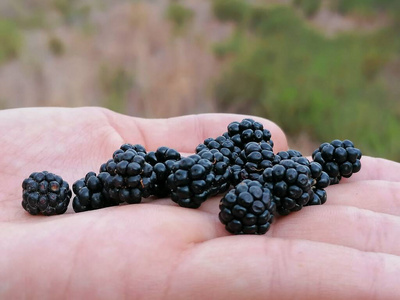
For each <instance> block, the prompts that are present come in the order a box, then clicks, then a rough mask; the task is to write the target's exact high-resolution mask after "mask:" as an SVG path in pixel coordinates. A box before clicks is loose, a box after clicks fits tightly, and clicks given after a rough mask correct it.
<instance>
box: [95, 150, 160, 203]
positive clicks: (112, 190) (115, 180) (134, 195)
mask: <svg viewBox="0 0 400 300" xmlns="http://www.w3.org/2000/svg"><path fill="white" fill-rule="evenodd" d="M145 157H146V150H145V149H144V147H143V146H140V145H130V144H124V145H122V146H121V148H120V149H118V150H116V151H115V152H114V154H113V158H112V159H110V160H109V161H108V162H107V163H106V164H103V165H102V166H101V168H100V170H101V171H106V172H107V173H109V174H110V176H108V177H107V178H105V187H106V189H107V191H108V194H109V196H110V198H111V199H112V200H114V201H115V202H117V203H123V202H127V203H129V204H133V203H139V202H141V200H142V198H147V197H149V196H150V195H151V189H152V185H153V183H154V181H155V173H154V172H153V167H152V166H151V165H150V164H149V163H147V162H146V160H145Z"/></svg>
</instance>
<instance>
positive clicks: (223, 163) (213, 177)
mask: <svg viewBox="0 0 400 300" xmlns="http://www.w3.org/2000/svg"><path fill="white" fill-rule="evenodd" d="M197 155H199V156H200V158H201V159H206V160H208V161H210V162H211V164H212V168H211V172H210V174H208V178H209V180H210V183H211V186H210V189H209V197H211V196H215V195H217V194H221V193H225V192H226V191H227V190H228V189H229V187H230V180H231V170H230V161H229V158H228V157H227V156H225V155H223V154H222V153H221V152H220V150H218V149H211V150H209V149H203V150H201V151H200V152H198V153H197Z"/></svg>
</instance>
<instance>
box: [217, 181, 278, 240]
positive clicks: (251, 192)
mask: <svg viewBox="0 0 400 300" xmlns="http://www.w3.org/2000/svg"><path fill="white" fill-rule="evenodd" d="M219 209H220V213H219V215H218V217H219V219H220V221H221V222H222V224H224V225H225V228H226V230H227V231H229V232H230V233H233V234H265V233H266V232H267V231H268V229H269V228H270V225H271V223H272V222H273V221H274V214H275V202H274V201H273V196H272V194H271V191H270V190H269V189H268V188H266V187H263V186H262V184H261V183H259V182H257V181H254V180H250V179H245V180H243V181H242V182H241V183H239V184H238V185H237V186H236V187H235V188H234V189H232V190H230V191H229V192H228V193H227V194H226V195H225V196H224V197H223V198H222V199H221V201H220V204H219Z"/></svg>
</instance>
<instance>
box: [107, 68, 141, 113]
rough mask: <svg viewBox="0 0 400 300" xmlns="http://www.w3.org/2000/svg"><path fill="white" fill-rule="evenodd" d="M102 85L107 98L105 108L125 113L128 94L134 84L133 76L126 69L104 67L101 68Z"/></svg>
mask: <svg viewBox="0 0 400 300" xmlns="http://www.w3.org/2000/svg"><path fill="white" fill-rule="evenodd" d="M100 83H101V87H102V90H103V92H104V94H105V96H106V97H105V101H104V102H105V103H104V106H105V107H108V108H110V109H112V110H114V111H117V112H121V113H123V112H124V111H125V105H126V98H127V95H128V92H129V91H130V89H131V88H132V86H133V84H134V78H133V76H132V75H131V74H129V73H128V72H127V71H126V70H125V69H122V68H110V67H108V66H105V65H104V66H102V67H101V68H100Z"/></svg>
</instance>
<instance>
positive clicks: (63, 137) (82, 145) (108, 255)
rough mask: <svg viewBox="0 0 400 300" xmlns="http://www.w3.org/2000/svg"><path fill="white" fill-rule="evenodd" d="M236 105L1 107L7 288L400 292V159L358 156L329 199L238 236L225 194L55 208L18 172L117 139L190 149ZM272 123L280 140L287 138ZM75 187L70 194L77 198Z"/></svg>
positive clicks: (3, 288)
mask: <svg viewBox="0 0 400 300" xmlns="http://www.w3.org/2000/svg"><path fill="white" fill-rule="evenodd" d="M243 118H244V116H242V115H232V114H205V115H191V116H182V117H177V118H171V119H141V118H133V117H129V116H125V115H120V114H117V113H114V112H111V111H109V110H106V109H102V108H27V109H14V110H3V111H0V152H1V155H0V170H1V171H0V298H1V299H23V298H29V299H47V298H52V299H65V298H68V299H126V298H127V299H399V298H400V285H399V284H398V282H399V278H400V243H399V241H400V217H399V216H400V182H399V181H400V179H399V177H400V176H399V174H400V165H399V164H398V163H396V162H392V161H389V160H384V159H378V158H372V157H367V156H364V157H363V158H362V160H361V162H362V169H361V171H360V172H359V173H357V174H354V175H353V176H352V178H350V179H347V180H346V179H344V180H343V182H341V183H340V184H339V185H335V186H330V187H328V188H327V193H328V201H327V203H326V204H324V205H322V206H311V207H305V208H303V209H302V210H301V211H299V212H296V213H292V214H291V215H289V216H285V217H279V218H277V219H276V221H275V222H274V223H273V224H272V226H271V229H270V231H269V232H267V234H265V235H260V236H248V235H241V236H233V235H231V234H229V233H228V232H227V231H225V229H224V226H223V225H222V224H221V223H220V222H219V220H218V203H219V199H220V198H221V196H219V197H215V198H213V199H209V200H207V201H206V202H205V203H204V204H203V205H202V206H201V207H200V208H199V209H188V208H182V207H179V206H177V205H176V204H175V203H173V202H172V201H171V200H169V199H156V200H153V199H146V200H145V201H144V203H141V204H135V205H122V206H118V207H110V208H105V209H100V210H95V211H89V212H83V213H74V212H73V211H72V209H71V208H69V210H68V211H67V213H66V214H64V215H59V216H51V217H45V216H31V215H29V214H28V213H27V212H26V211H24V210H23V208H22V206H21V200H22V188H21V183H22V181H23V179H24V178H26V177H28V176H29V174H31V173H32V172H35V171H43V170H47V171H50V172H53V173H56V174H58V175H60V176H62V177H63V178H64V180H67V181H68V182H69V183H70V185H72V183H73V182H74V181H76V180H77V179H79V178H81V177H84V176H85V174H86V173H87V172H89V171H96V172H97V171H98V169H99V166H100V165H101V164H102V163H103V162H106V161H107V160H108V159H109V158H110V157H111V155H112V153H113V151H114V150H116V149H118V148H119V146H120V145H121V144H123V143H132V144H142V145H144V146H145V147H146V149H147V150H148V151H153V150H156V149H157V147H159V146H168V147H172V148H175V149H176V150H178V151H179V152H181V153H182V154H183V155H187V154H190V153H193V151H194V149H195V147H196V146H197V145H198V144H199V143H201V142H202V141H203V140H204V139H205V138H207V137H216V136H218V135H220V134H222V133H223V132H224V131H226V126H227V124H229V123H230V122H232V121H240V120H241V119H243ZM256 119H257V120H258V121H260V122H262V123H263V124H264V127H265V128H268V129H269V130H270V131H271V132H272V139H273V140H274V143H275V146H274V150H275V151H280V150H285V149H287V148H288V145H287V141H286V138H285V136H284V133H283V132H282V130H281V129H280V128H279V127H278V126H276V125H275V124H273V123H272V122H270V121H268V120H265V119H259V118H256ZM71 201H72V199H71Z"/></svg>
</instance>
